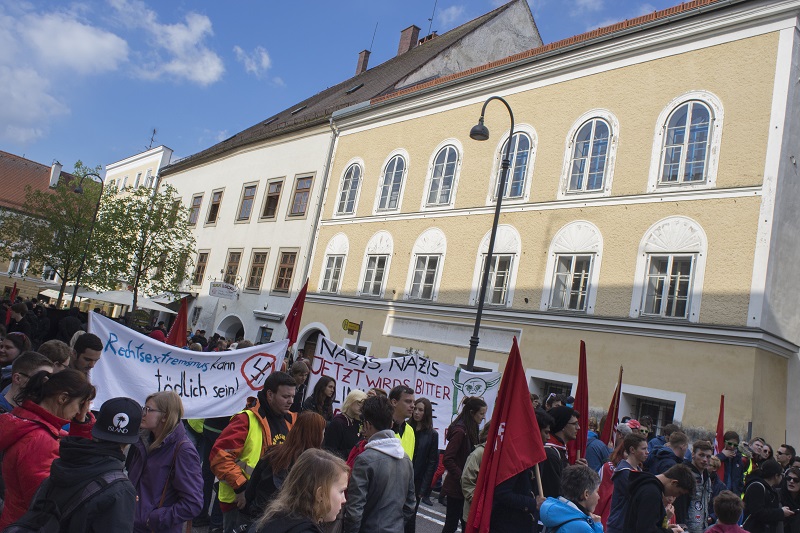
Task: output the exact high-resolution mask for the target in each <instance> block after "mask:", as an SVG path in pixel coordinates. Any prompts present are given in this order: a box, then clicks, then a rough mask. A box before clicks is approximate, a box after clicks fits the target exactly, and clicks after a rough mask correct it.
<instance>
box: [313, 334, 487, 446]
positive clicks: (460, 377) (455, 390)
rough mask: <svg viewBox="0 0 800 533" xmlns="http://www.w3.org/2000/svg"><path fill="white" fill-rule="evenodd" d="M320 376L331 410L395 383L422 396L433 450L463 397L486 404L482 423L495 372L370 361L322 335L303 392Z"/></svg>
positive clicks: (415, 359) (407, 360)
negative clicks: (332, 383) (331, 394)
mask: <svg viewBox="0 0 800 533" xmlns="http://www.w3.org/2000/svg"><path fill="white" fill-rule="evenodd" d="M322 376H330V377H332V378H333V379H335V380H336V399H335V401H334V404H333V408H334V411H339V410H341V406H342V402H344V399H345V397H346V396H347V395H348V394H349V393H350V391H351V390H353V389H361V390H363V391H367V390H369V389H371V388H373V387H377V388H379V389H384V390H385V391H386V392H387V393H388V392H389V391H390V390H391V389H392V388H393V387H396V386H397V385H406V386H408V387H411V388H412V389H414V396H415V397H416V398H423V397H424V398H427V399H429V400H430V401H431V405H432V406H433V427H434V429H435V430H436V431H437V432H438V433H439V448H440V449H444V447H445V440H444V430H445V429H447V427H448V426H449V425H450V423H451V422H452V421H453V420H454V419H455V417H456V416H457V415H458V412H459V410H460V408H461V402H462V401H463V399H464V398H465V397H468V396H480V397H481V398H483V399H484V400H485V401H486V404H487V405H488V406H489V408H488V411H487V413H486V419H487V420H488V419H490V418H491V416H492V408H493V407H494V402H495V399H496V398H497V391H498V388H499V384H500V372H468V371H466V370H464V369H463V368H458V367H455V366H453V365H448V364H445V363H441V362H439V361H433V360H431V359H428V358H426V357H420V356H417V355H407V356H403V357H392V358H387V359H376V358H374V357H369V356H364V355H360V354H357V353H355V352H351V351H349V350H346V349H345V348H343V347H341V346H339V345H338V344H336V343H334V342H331V341H329V340H328V339H326V338H324V337H320V338H319V342H318V343H317V349H316V352H315V353H314V360H313V364H312V365H311V375H310V378H309V383H308V393H307V395H310V394H311V393H312V391H313V390H314V385H315V384H316V383H317V381H319V378H320V377H322Z"/></svg>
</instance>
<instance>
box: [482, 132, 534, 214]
mask: <svg viewBox="0 0 800 533" xmlns="http://www.w3.org/2000/svg"><path fill="white" fill-rule="evenodd" d="M517 133H524V134H526V135H527V136H528V137H529V138H530V140H531V153H530V155H529V156H528V168H527V169H526V171H525V183H524V184H523V186H522V197H520V198H505V197H504V198H503V205H509V204H521V203H526V202H528V201H529V199H530V195H531V181H532V180H533V168H534V166H535V164H536V153H537V150H538V147H539V137H538V135H537V134H536V130H535V129H534V128H533V126H531V125H530V124H516V125H514V134H515V135H516V134H517ZM508 134H509V131H508V130H506V131H505V132H504V133H503V137H502V138H501V139H500V142H498V143H497V146H496V147H495V156H494V164H493V165H492V178H491V179H490V180H489V190H488V194H487V195H486V205H495V203H496V201H497V196H495V192H496V191H497V188H498V186H499V182H500V166H501V164H502V160H503V156H504V151H503V146H504V145H505V142H506V140H508V138H509V135H508ZM513 170H514V162H513V160H512V161H511V166H510V167H509V168H508V178H509V179H510V178H511V176H512V172H513ZM506 186H508V184H506Z"/></svg>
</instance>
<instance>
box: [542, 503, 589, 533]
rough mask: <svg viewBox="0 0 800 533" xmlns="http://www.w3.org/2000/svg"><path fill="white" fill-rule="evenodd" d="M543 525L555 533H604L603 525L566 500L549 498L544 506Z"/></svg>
mask: <svg viewBox="0 0 800 533" xmlns="http://www.w3.org/2000/svg"><path fill="white" fill-rule="evenodd" d="M540 520H541V521H542V524H544V525H545V527H547V528H548V529H547V530H545V531H553V532H554V533H603V524H601V523H599V522H595V521H594V520H592V517H591V516H589V515H587V514H586V513H584V512H583V511H581V510H580V509H578V506H577V505H575V504H574V503H572V502H571V501H569V500H567V499H565V498H558V499H556V498H547V499H546V500H545V501H544V503H543V504H542V508H541V517H540Z"/></svg>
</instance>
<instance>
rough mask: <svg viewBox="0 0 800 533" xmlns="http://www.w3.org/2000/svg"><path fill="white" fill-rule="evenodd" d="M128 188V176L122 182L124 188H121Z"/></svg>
mask: <svg viewBox="0 0 800 533" xmlns="http://www.w3.org/2000/svg"><path fill="white" fill-rule="evenodd" d="M127 186H128V176H125V178H124V179H123V180H122V186H121V187H120V188H122V189H124V188H125V187H127Z"/></svg>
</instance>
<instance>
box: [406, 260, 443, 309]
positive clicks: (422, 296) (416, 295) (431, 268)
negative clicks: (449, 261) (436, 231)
mask: <svg viewBox="0 0 800 533" xmlns="http://www.w3.org/2000/svg"><path fill="white" fill-rule="evenodd" d="M439 259H440V256H438V255H418V256H417V259H416V264H415V265H414V278H413V281H412V283H411V294H410V295H409V298H412V299H415V300H433V290H434V285H435V283H436V273H437V271H438V269H439Z"/></svg>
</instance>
